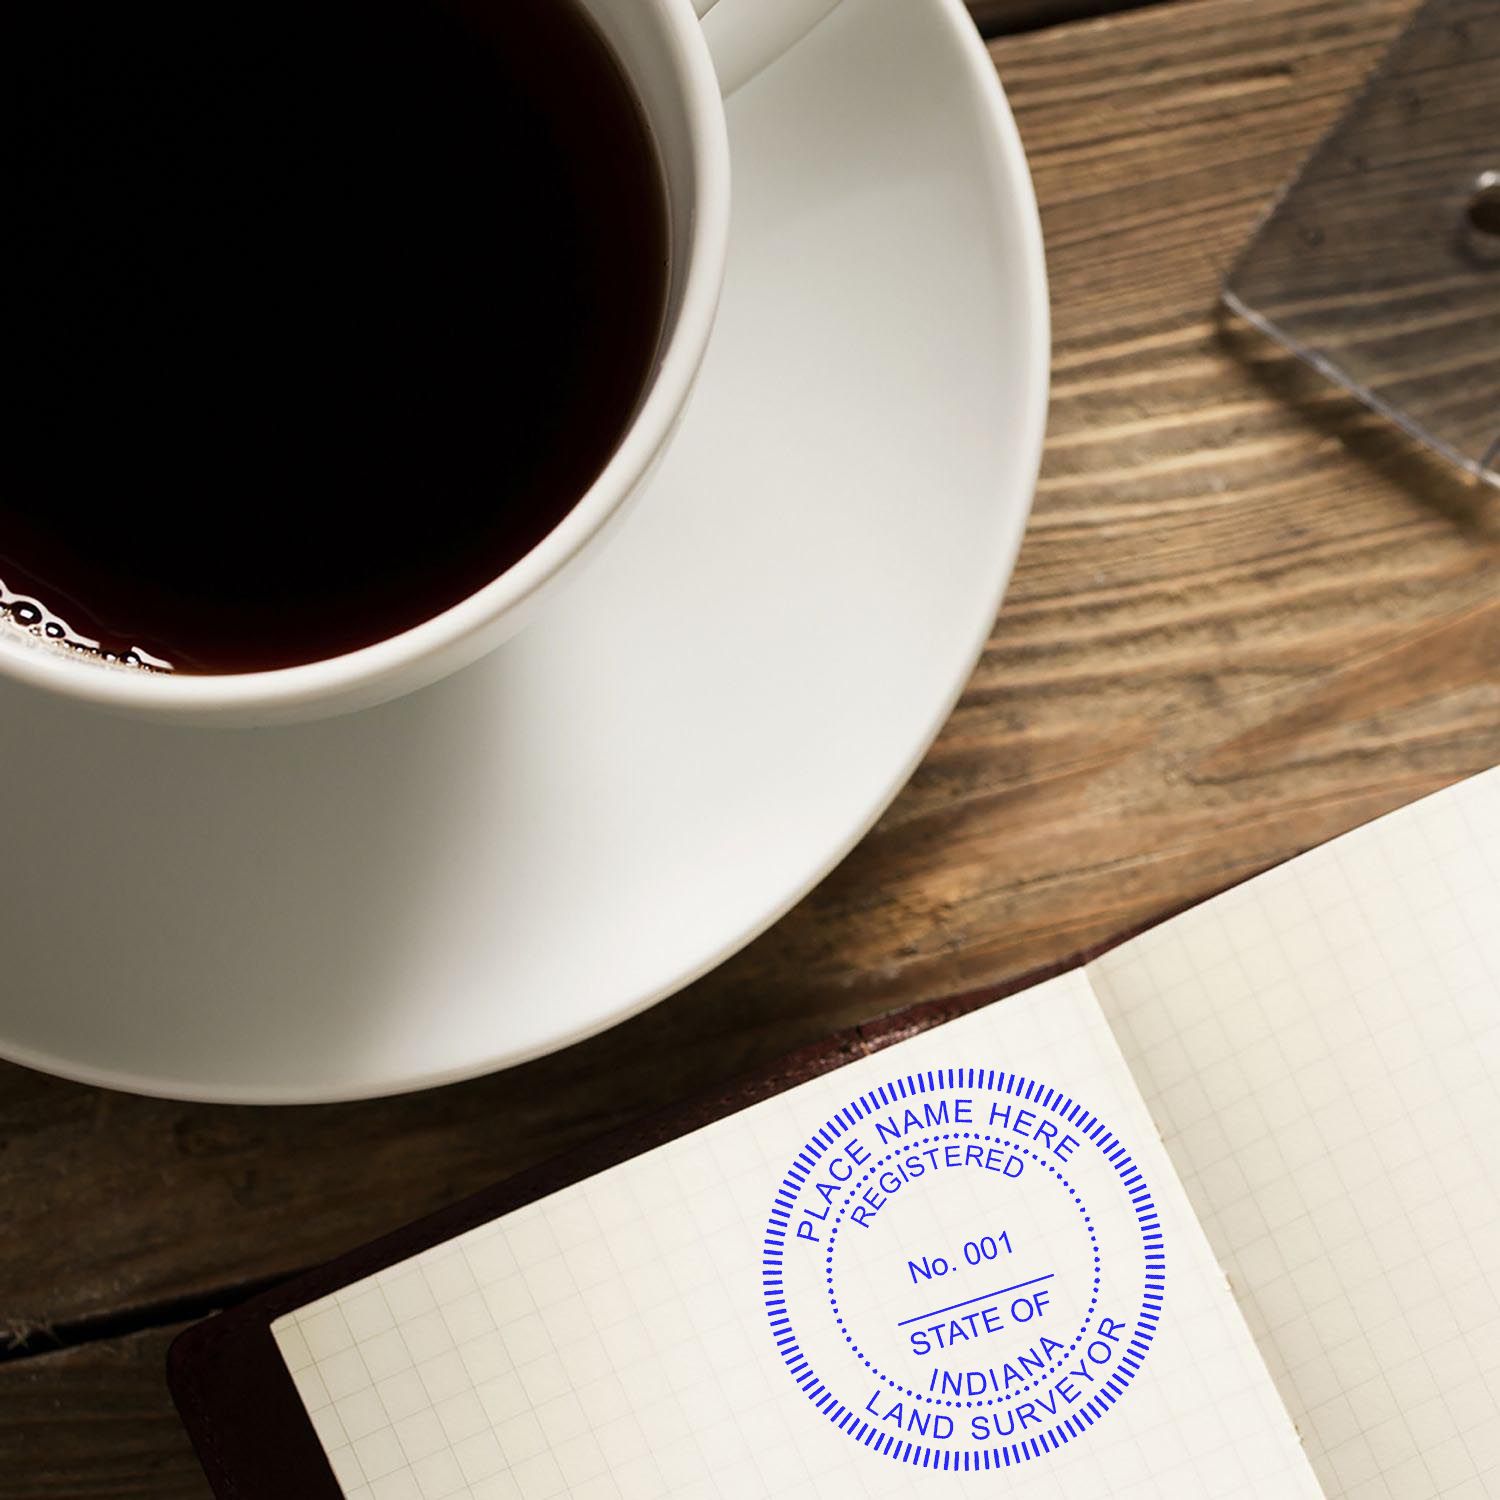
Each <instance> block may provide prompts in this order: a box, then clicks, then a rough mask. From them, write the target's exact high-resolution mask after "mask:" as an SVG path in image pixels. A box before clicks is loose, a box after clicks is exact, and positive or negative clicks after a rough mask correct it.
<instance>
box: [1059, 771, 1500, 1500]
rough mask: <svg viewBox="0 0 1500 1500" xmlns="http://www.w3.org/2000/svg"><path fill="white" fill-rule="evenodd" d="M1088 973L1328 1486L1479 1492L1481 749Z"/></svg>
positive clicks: (1495, 777)
mask: <svg viewBox="0 0 1500 1500" xmlns="http://www.w3.org/2000/svg"><path fill="white" fill-rule="evenodd" d="M1089 975H1090V978H1091V980H1092V982H1093V985H1094V988H1095V991H1096V993H1097V994H1098V996H1099V999H1100V1003H1101V1005H1102V1006H1103V1009H1104V1013H1105V1015H1106V1016H1107V1017H1108V1018H1109V1020H1110V1022H1111V1024H1112V1025H1113V1026H1114V1029H1115V1034H1116V1036H1117V1037H1118V1038H1119V1039H1120V1043H1121V1046H1122V1048H1123V1050H1124V1053H1125V1056H1126V1059H1127V1061H1128V1062H1129V1064H1130V1067H1131V1071H1132V1072H1133V1074H1134V1075H1135V1078H1136V1080H1137V1082H1138V1083H1139V1084H1140V1087H1141V1090H1142V1092H1143V1093H1144V1094H1145V1096H1146V1100H1147V1103H1148V1104H1149V1105H1150V1106H1151V1110H1152V1113H1153V1115H1154V1116H1155V1118H1156V1121H1157V1124H1158V1126H1159V1127H1160V1129H1161V1132H1162V1136H1163V1139H1164V1140H1165V1142H1166V1145H1167V1148H1168V1150H1169V1152H1170V1153H1171V1156H1172V1160H1173V1162H1174V1163H1175V1164H1176V1167H1177V1170H1178V1173H1179V1174H1180V1176H1181V1178H1182V1180H1183V1183H1184V1185H1185V1186H1186V1188H1187V1193H1188V1198H1189V1200H1190V1201H1191V1203H1192V1205H1193V1207H1194V1208H1195V1209H1196V1211H1197V1213H1198V1217H1199V1220H1200V1222H1201V1223H1202V1225H1203V1227H1204V1228H1205V1230H1206V1231H1207V1233H1208V1238H1209V1242H1210V1244H1211V1245H1212V1246H1213V1249H1214V1252H1215V1254H1216V1255H1217V1256H1218V1258H1219V1263H1220V1264H1221V1265H1222V1266H1223V1267H1224V1269H1225V1271H1226V1273H1227V1274H1228V1276H1229V1280H1230V1284H1231V1286H1232V1287H1233V1289H1234V1291H1235V1293H1236V1294H1237V1296H1238V1298H1239V1301H1240V1305H1241V1307H1242V1308H1243V1310H1244V1312H1245V1317H1246V1320H1247V1321H1248V1323H1249V1325H1250V1329H1251V1332H1252V1333H1253V1334H1254V1335H1255V1338H1256V1341H1257V1343H1258V1344H1259V1345H1260V1348H1261V1352H1262V1353H1263V1354H1264V1355H1265V1356H1266V1361H1267V1363H1268V1364H1269V1366H1270V1368H1271V1371H1272V1374H1273V1375H1274V1376H1275V1378H1276V1382H1277V1385H1278V1387H1279V1389H1280V1390H1281V1393H1282V1396H1283V1398H1284V1400H1285V1401H1286V1405H1287V1409H1288V1410H1289V1411H1290V1412H1291V1414H1292V1416H1293V1418H1294V1419H1295V1420H1296V1422H1297V1425H1298V1427H1299V1429H1300V1431H1301V1432H1302V1435H1303V1440H1304V1442H1305V1444H1306V1446H1307V1449H1308V1452H1309V1455H1310V1456H1311V1458H1312V1460H1313V1463H1314V1466H1315V1468H1316V1469H1317V1472H1318V1476H1319V1478H1320V1480H1321V1481H1322V1483H1323V1486H1324V1488H1325V1490H1326V1491H1327V1493H1328V1494H1329V1495H1330V1496H1333V1497H1342V1500H1424V1497H1432V1496H1442V1497H1444V1500H1493V1497H1495V1496H1500V1102H1497V1091H1500V769H1497V770H1493V771H1490V772H1487V773H1486V774H1485V775H1483V776H1480V777H1477V778H1475V779H1474V780H1472V781H1468V782H1465V783H1462V784H1461V785H1458V786H1455V787H1450V788H1449V789H1448V790H1446V791H1443V792H1440V793H1438V794H1437V795H1436V796H1433V797H1429V798H1427V799H1425V800H1424V801H1422V802H1419V803H1416V804H1414V805H1413V806H1411V807H1408V808H1405V809H1403V810H1401V811H1400V812H1396V813H1393V814H1391V815H1390V816H1389V817H1386V818H1382V819H1380V820H1379V821H1378V822H1375V823H1372V824H1369V825H1368V826H1366V827H1364V828H1361V829H1358V830H1356V831H1355V832H1353V833H1351V834H1348V835H1347V836H1345V837H1343V838H1340V839H1337V840H1335V841H1334V842H1333V843H1331V844H1328V845H1325V846H1324V847H1323V848H1321V849H1318V850H1315V851H1313V852H1312V853H1311V854H1307V855H1304V856H1303V857H1302V858H1300V859H1296V860H1293V861H1292V862H1291V863H1290V864H1287V865H1283V866H1281V867H1280V868H1278V869H1276V870H1273V871H1271V872H1270V873H1268V874H1266V875H1262V876H1260V877H1259V878H1258V879H1255V880H1252V881H1250V882H1248V883H1247V884H1245V885H1243V886H1240V887H1238V888H1236V889H1235V890H1232V891H1229V892H1227V893H1226V894H1225V895H1223V896H1220V897H1218V898H1216V899H1215V900H1213V901H1210V902H1208V903H1206V904H1205V905H1204V906H1201V907H1199V908H1197V909H1195V910H1193V911H1190V912H1188V913H1187V914H1186V915H1184V916H1181V917H1178V918H1176V919H1174V920H1173V921H1171V922H1168V923H1166V924H1164V925H1163V926H1162V927H1160V928H1157V929H1156V930H1155V931H1153V932H1149V933H1147V934H1146V935H1145V936H1144V937H1141V938H1138V939H1136V940H1135V941H1134V942H1132V943H1129V944H1126V945H1125V946H1124V947H1122V948H1119V949H1117V950H1115V952H1113V953H1111V954H1107V955H1106V956H1105V957H1104V958H1102V959H1100V960H1099V961H1097V962H1096V963H1094V964H1092V965H1090V967H1089Z"/></svg>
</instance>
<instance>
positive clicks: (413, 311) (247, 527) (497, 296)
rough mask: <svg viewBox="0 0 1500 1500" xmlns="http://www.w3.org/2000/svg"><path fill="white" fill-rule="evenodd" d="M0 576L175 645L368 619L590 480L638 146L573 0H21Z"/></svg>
mask: <svg viewBox="0 0 1500 1500" xmlns="http://www.w3.org/2000/svg"><path fill="white" fill-rule="evenodd" d="M0 51H3V53H4V55H5V57H6V66H5V72H6V74H8V75H9V76H8V80H7V82H6V85H5V88H4V89H3V90H0V92H3V94H4V95H5V99H4V101H3V102H0V123H3V131H0V154H3V156H4V157H5V159H6V164H5V170H4V180H5V185H6V196H7V213H6V217H7V233H6V235H5V239H6V241H7V242H8V244H7V252H6V260H7V261H8V263H9V264H8V274H7V275H6V277H5V281H4V287H3V290H0V297H3V299H4V303H5V320H4V322H5V328H6V335H5V341H4V349H3V354H0V358H3V360H4V363H5V365H6V366H8V368H9V374H10V379H9V381H8V382H7V384H8V386H9V388H10V390H11V391H12V396H11V397H10V398H9V400H8V402H7V404H6V405H5V407H4V408H3V409H0V583H3V584H4V585H5V586H6V589H7V590H8V591H9V593H10V594H11V595H12V596H16V595H23V596H29V597H31V598H34V599H35V600H37V601H38V602H39V603H40V604H41V605H42V606H43V607H44V608H45V610H47V611H49V612H51V614H53V615H55V616H57V617H60V618H61V619H62V620H65V621H66V622H67V624H68V625H69V626H70V627H71V628H72V629H73V631H74V632H76V633H77V634H79V635H81V636H86V637H89V638H92V639H95V640H97V641H99V642H100V643H101V645H102V646H103V647H104V648H105V649H107V650H110V651H113V652H124V651H125V650H127V649H129V648H132V647H135V648H139V649H142V650H144V651H146V652H148V653H150V654H151V655H152V656H154V657H156V658H158V659H160V660H162V661H164V662H167V663H169V664H171V666H172V667H173V668H175V669H177V670H183V671H191V672H238V671H251V670H261V669H268V668H276V667H284V666H290V665H294V664H297V663H301V662H307V661H312V660H317V659H320V658H324V657H328V656H332V655H336V654H339V653H341V652H344V651H348V650H351V649H354V648H356V647H359V646H364V645H368V644H370V643H372V642H374V641H378V640H380V639H382V638H384V637H386V636H389V635H391V634H393V633H395V632H397V631H400V630H403V629H406V628H408V627H410V626H412V625H415V624H417V623H419V622H420V621H422V620H424V619H427V618H429V617H431V616H432V615H434V614H436V613H438V612H439V611H441V610H443V609H445V608H447V607H448V606H450V605H452V604H454V603H456V602H457V601H459V600H460V599H462V598H464V597H466V596H467V595H468V594H470V593H472V592H473V591H474V590H475V589H477V588H479V587H481V586H482V585H484V584H486V583H488V582H489V581H490V580H491V579H493V578H495V577H496V576H497V575H498V574H499V573H501V572H502V571H504V569H505V568H507V567H508V566H509V565H510V564H511V563H513V562H514V561H515V560H516V559H517V558H519V557H521V556H522V555H523V554H525V553H526V552H527V551H528V550H529V549H530V548H531V547H533V546H534V545H535V544H536V543H537V542H538V541H539V540H540V539H541V538H542V537H543V536H545V535H546V534H547V532H548V531H550V530H551V529H552V528H553V527H554V526H555V525H556V524H557V523H558V521H559V520H560V519H561V518H562V517H563V516H565V515H566V514H567V512H568V511H569V510H570V509H571V507H572V506H573V504H574V503H575V502H576V500H577V499H578V498H579V496H580V495H581V494H582V493H583V491H584V490H585V489H587V487H588V485H589V484H590V483H591V482H592V480H593V479H594V478H595V477H596V476H597V474H598V472H599V471H600V469H601V468H602V467H603V465H604V464H605V462H606V461H607V460H608V458H609V456H610V454H611V452H612V451H613V449H614V447H615V446H616V444H617V443H618V441H619V439H620V437H621V435H622V433H623V432H624V430H625V428H626V426H627V424H628V422H629V420H630V418H631V415H632V413H633V411H634V408H635V406H636V403H637V401H638V399H639V397H640V395H641V392H642V389H643V387H644V384H645V382H646V380H647V378H648V375H649V372H650V369H651V366H652V363H653V360H654V357H655V346H656V339H657V335H658V331H659V327H660V323H661V318H662V310H663V305H664V299H665V289H666V260H667V232H666V210H665V202H664V196H663V190H662V185H661V178H660V169H659V166H658V162H657V158H656V155H655V151H654V147H653V145H652V143H651V140H650V137H649V135H648V133H647V130H646V127H645V124H644V121H643V119H642V117H641V114H640V109H639V106H638V104H637V103H636V101H635V99H634V96H633V94H632V93H631V91H630V89H629V87H628V85H627V84H626V82H625V79H624V77H623V75H622V73H621V71H620V69H619V66H618V64H617V63H616V61H615V59H614V58H613V56H612V54H611V53H610V52H609V50H608V49H607V47H606V46H605V45H604V43H603V42H602V40H601V39H600V38H599V37H598V35H597V33H596V32H595V31H594V30H593V28H592V26H591V24H590V23H589V22H588V21H587V19H586V18H585V16H584V15H583V13H582V11H581V10H580V9H578V8H577V7H576V6H575V4H574V3H573V0H294V3H289V0H256V3H255V4H253V5H248V4H237V3H233V0H230V3H225V4H210V5H204V4H201V3H194V4H184V3H177V0H165V3H164V0H142V3H131V4H121V3H119V0H111V3H99V0H46V3H42V0H20V3H18V4H17V5H16V6H14V7H11V8H9V9H8V11H7V13H6V17H5V19H3V20H0Z"/></svg>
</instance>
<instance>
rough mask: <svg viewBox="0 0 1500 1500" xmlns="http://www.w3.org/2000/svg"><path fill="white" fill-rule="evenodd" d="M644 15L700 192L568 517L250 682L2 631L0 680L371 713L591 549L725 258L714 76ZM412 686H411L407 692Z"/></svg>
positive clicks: (181, 702)
mask: <svg viewBox="0 0 1500 1500" xmlns="http://www.w3.org/2000/svg"><path fill="white" fill-rule="evenodd" d="M654 3H655V7H656V9H657V11H658V13H659V14H660V15H661V16H662V17H663V18H664V19H665V20H666V21H667V23H668V44H667V45H668V51H669V60H670V62H671V64H672V68H673V71H674V73H675V74H676V77H677V79H678V81H679V83H680V85H681V87H682V96H683V105H684V111H685V114H686V117H687V130H688V146H689V154H690V157H691V160H692V170H693V174H694V178H695V183H696V191H695V193H694V196H693V207H692V210H691V212H690V213H689V215H688V216H687V222H686V224H685V225H683V226H681V228H680V230H679V227H678V226H676V225H674V226H673V230H674V239H673V253H674V254H680V255H682V256H683V257H684V261H685V272H684V275H683V281H682V293H681V297H680V300H679V303H678V307H677V312H676V316H675V318H674V320H673V322H672V325H671V327H670V329H669V330H668V331H667V333H666V337H665V343H664V347H663V348H662V351H661V354H660V358H659V360H658V362H657V366H656V370H655V373H654V375H653V377H652V379H651V383H650V385H649V386H648V388H647V390H646V394H645V399H644V400H643V401H642V402H641V404H640V406H639V408H638V409H637V411H636V413H635V416H634V417H633V418H632V420H631V422H630V425H629V427H628V428H627V429H626V431H625V434H624V436H623V437H622V438H621V440H620V442H619V444H618V445H617V447H616V448H615V451H614V452H613V453H612V454H611V455H610V458H609V460H608V462H607V463H606V464H605V465H604V468H603V469H601V470H600V472H599V474H598V475H597V476H596V477H595V479H594V481H593V483H592V484H590V485H589V487H588V488H587V489H586V490H585V491H584V492H583V494H582V495H581V496H580V497H579V499H578V500H577V502H576V503H575V504H574V505H573V507H572V509H571V510H570V511H569V512H568V514H567V515H566V516H565V517H564V518H563V519H562V520H561V521H560V522H559V523H558V524H557V525H556V526H554V527H553V528H552V530H551V531H549V532H548V533H547V535H546V536H545V537H543V538H542V540H541V541H539V542H538V543H537V544H536V545H535V546H534V547H533V548H532V549H531V550H530V551H529V552H527V553H526V554H525V555H524V556H522V557H521V558H519V559H518V560H517V561H516V562H514V563H512V564H511V566H510V567H508V568H507V569H506V570H505V571H504V572H503V573H501V574H499V575H498V576H497V577H495V578H493V579H491V580H490V581H489V582H488V583H486V584H484V585H483V586H482V587H481V588H479V589H477V590H475V591H474V592H473V593H472V594H469V595H466V596H465V597H464V598H463V599H460V600H459V601H458V602H457V603H455V604H452V605H450V606H448V608H446V609H444V610H442V611H441V612H439V613H438V614H436V615H433V616H431V617H430V618H429V619H426V620H423V621H420V622H419V623H418V624H416V625H412V626H409V627H408V628H407V629H405V630H402V631H400V632H398V633H397V634H395V635H391V636H387V637H386V638H384V639H382V640H380V641H376V642H374V643H373V644H372V645H369V646H362V647H359V648H358V649H357V650H354V651H347V652H343V653H341V654H339V655H337V656H330V657H323V658H319V659H318V660H316V661H310V662H303V663H300V664H298V665H296V666H291V667H277V668H273V669H270V670H266V671H258V672H224V673H202V674H195V673H187V672H182V673H178V672H145V671H141V670H139V669H137V668H134V667H129V666H123V665H114V664H111V663H108V662H103V661H98V660H94V659H91V658H88V657H86V656H81V655H72V654H69V652H68V648H67V647H65V646H62V645H60V644H58V643H54V642H52V641H50V640H46V639H37V638H28V637H26V636H23V635H22V634H21V633H20V632H19V631H17V630H15V629H13V628H9V627H7V628H0V677H9V678H11V679H12V680H15V681H19V682H23V683H26V684H28V685H30V686H33V687H39V688H42V689H45V690H48V691H50V692H52V693H54V694H57V695H60V696H62V697H66V698H70V699H73V700H74V701H77V702H84V703H92V704H97V705H99V706H101V707H105V708H114V709H119V710H122V711H126V712H131V711H140V712H143V713H145V714H147V715H149V716H150V717H153V718H157V719H179V720H188V721H198V722H201V721H202V720H204V719H205V718H212V717H214V716H216V715H217V716H223V717H225V718H226V719H236V720H237V721H238V722H244V716H245V715H247V714H250V715H253V714H255V713H257V712H261V711H263V712H265V713H266V714H267V715H268V716H269V717H279V716H283V715H295V714H296V713H297V711H298V710H299V709H304V708H307V707H309V706H312V705H316V704H318V703H319V702H320V701H322V700H330V703H331V707H330V711H336V705H334V702H333V701H334V700H345V699H352V700H354V701H353V702H351V703H350V704H349V706H350V707H359V706H365V705H369V704H374V703H378V702H380V701H382V700H383V699H385V698H389V697H395V696H398V695H399V694H400V693H401V692H402V691H404V685H403V684H402V683H401V682H400V681H399V679H401V678H402V677H403V675H404V674H406V673H408V672H409V671H410V669H411V668H413V667H414V666H415V665H416V664H417V663H418V662H420V661H422V660H423V659H436V658H438V657H440V656H443V655H446V654H449V653H454V654H456V655H457V656H458V659H459V660H460V661H462V660H463V659H464V656H463V648H464V644H465V643H466V642H473V640H474V638H475V637H477V636H479V635H481V634H482V633H483V632H485V631H486V630H488V629H489V628H490V627H491V626H493V625H494V624H495V623H496V622H497V621H499V620H500V619H501V618H502V617H504V616H506V615H510V614H513V613H514V612H516V611H518V610H519V609H520V608H521V607H522V606H524V605H525V604H526V603H527V602H528V601H529V600H531V599H533V598H534V597H535V596H536V595H538V594H539V593H540V592H541V591H542V590H543V589H544V588H545V587H546V586H547V585H548V584H549V583H550V582H551V581H552V579H553V578H555V577H556V576H557V575H558V574H559V573H560V572H561V571H562V570H563V569H564V568H565V567H566V566H567V565H568V564H569V563H570V562H572V561H573V559H574V558H576V557H577V556H578V554H579V553H581V552H582V551H583V550H584V549H585V548H586V547H587V546H588V545H589V543H590V542H591V541H592V540H593V538H594V537H595V536H596V535H598V533H599V532H600V531H601V530H602V529H603V528H604V527H605V525H606V523H608V522H609V521H610V520H611V518H612V517H614V515H615V514H616V513H617V512H618V511H619V510H620V508H621V507H622V506H623V505H624V504H625V502H626V501H627V500H628V499H629V498H630V496H631V495H632V494H633V493H634V492H635V491H636V489H637V488H638V486H639V485H640V484H641V482H642V481H643V480H644V479H645V477H646V476H647V474H648V473H649V472H650V470H651V468H652V466H653V465H654V463H655V462H656V460H657V458H658V457H659V456H660V454H661V452H662V450H663V449H664V447H665V446H666V443H667V440H668V438H669V437H670V436H671V433H672V429H673V427H674V426H675V424H676V422H677V419H678V417H679V415H680V414H681V411H682V409H683V407H684V406H685V405H686V402H687V398H688V394H689V391H690V390H691V388H692V385H693V381H694V379H695V378H696V375H697V371H698V367H699V365H700V364H701V363H702V359H703V355H704V352H705V351H706V349H707V347H708V338H709V334H710V332H711V331H712V327H713V319H714V313H715V310H716V308H717V306H718V299H719V291H720V287H721V285H722V282H723V276H724V263H725V259H726V256H727V253H728V242H729V137H728V129H727V126H726V123H725V119H724V106H723V100H722V97H721V95H720V92H719V83H718V76H717V74H716V73H715V71H714V65H713V61H712V58H711V56H710V54H709V51H708V46H707V43H706V41H705V40H704V37H703V32H702V28H701V25H700V23H699V22H698V19H697V16H696V15H695V13H694V11H693V8H692V5H691V0H654ZM679 245H680V247H681V248H680V249H679ZM482 650H483V647H479V648H478V649H477V650H475V651H473V652H472V653H471V655H478V654H481V652H482ZM433 675H434V676H440V675H442V674H441V672H439V673H435V674H433ZM427 680H431V679H427ZM419 685H421V679H418V680H416V681H413V682H412V683H411V686H413V687H415V686H419ZM314 716H316V715H314ZM252 722H253V719H252Z"/></svg>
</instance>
